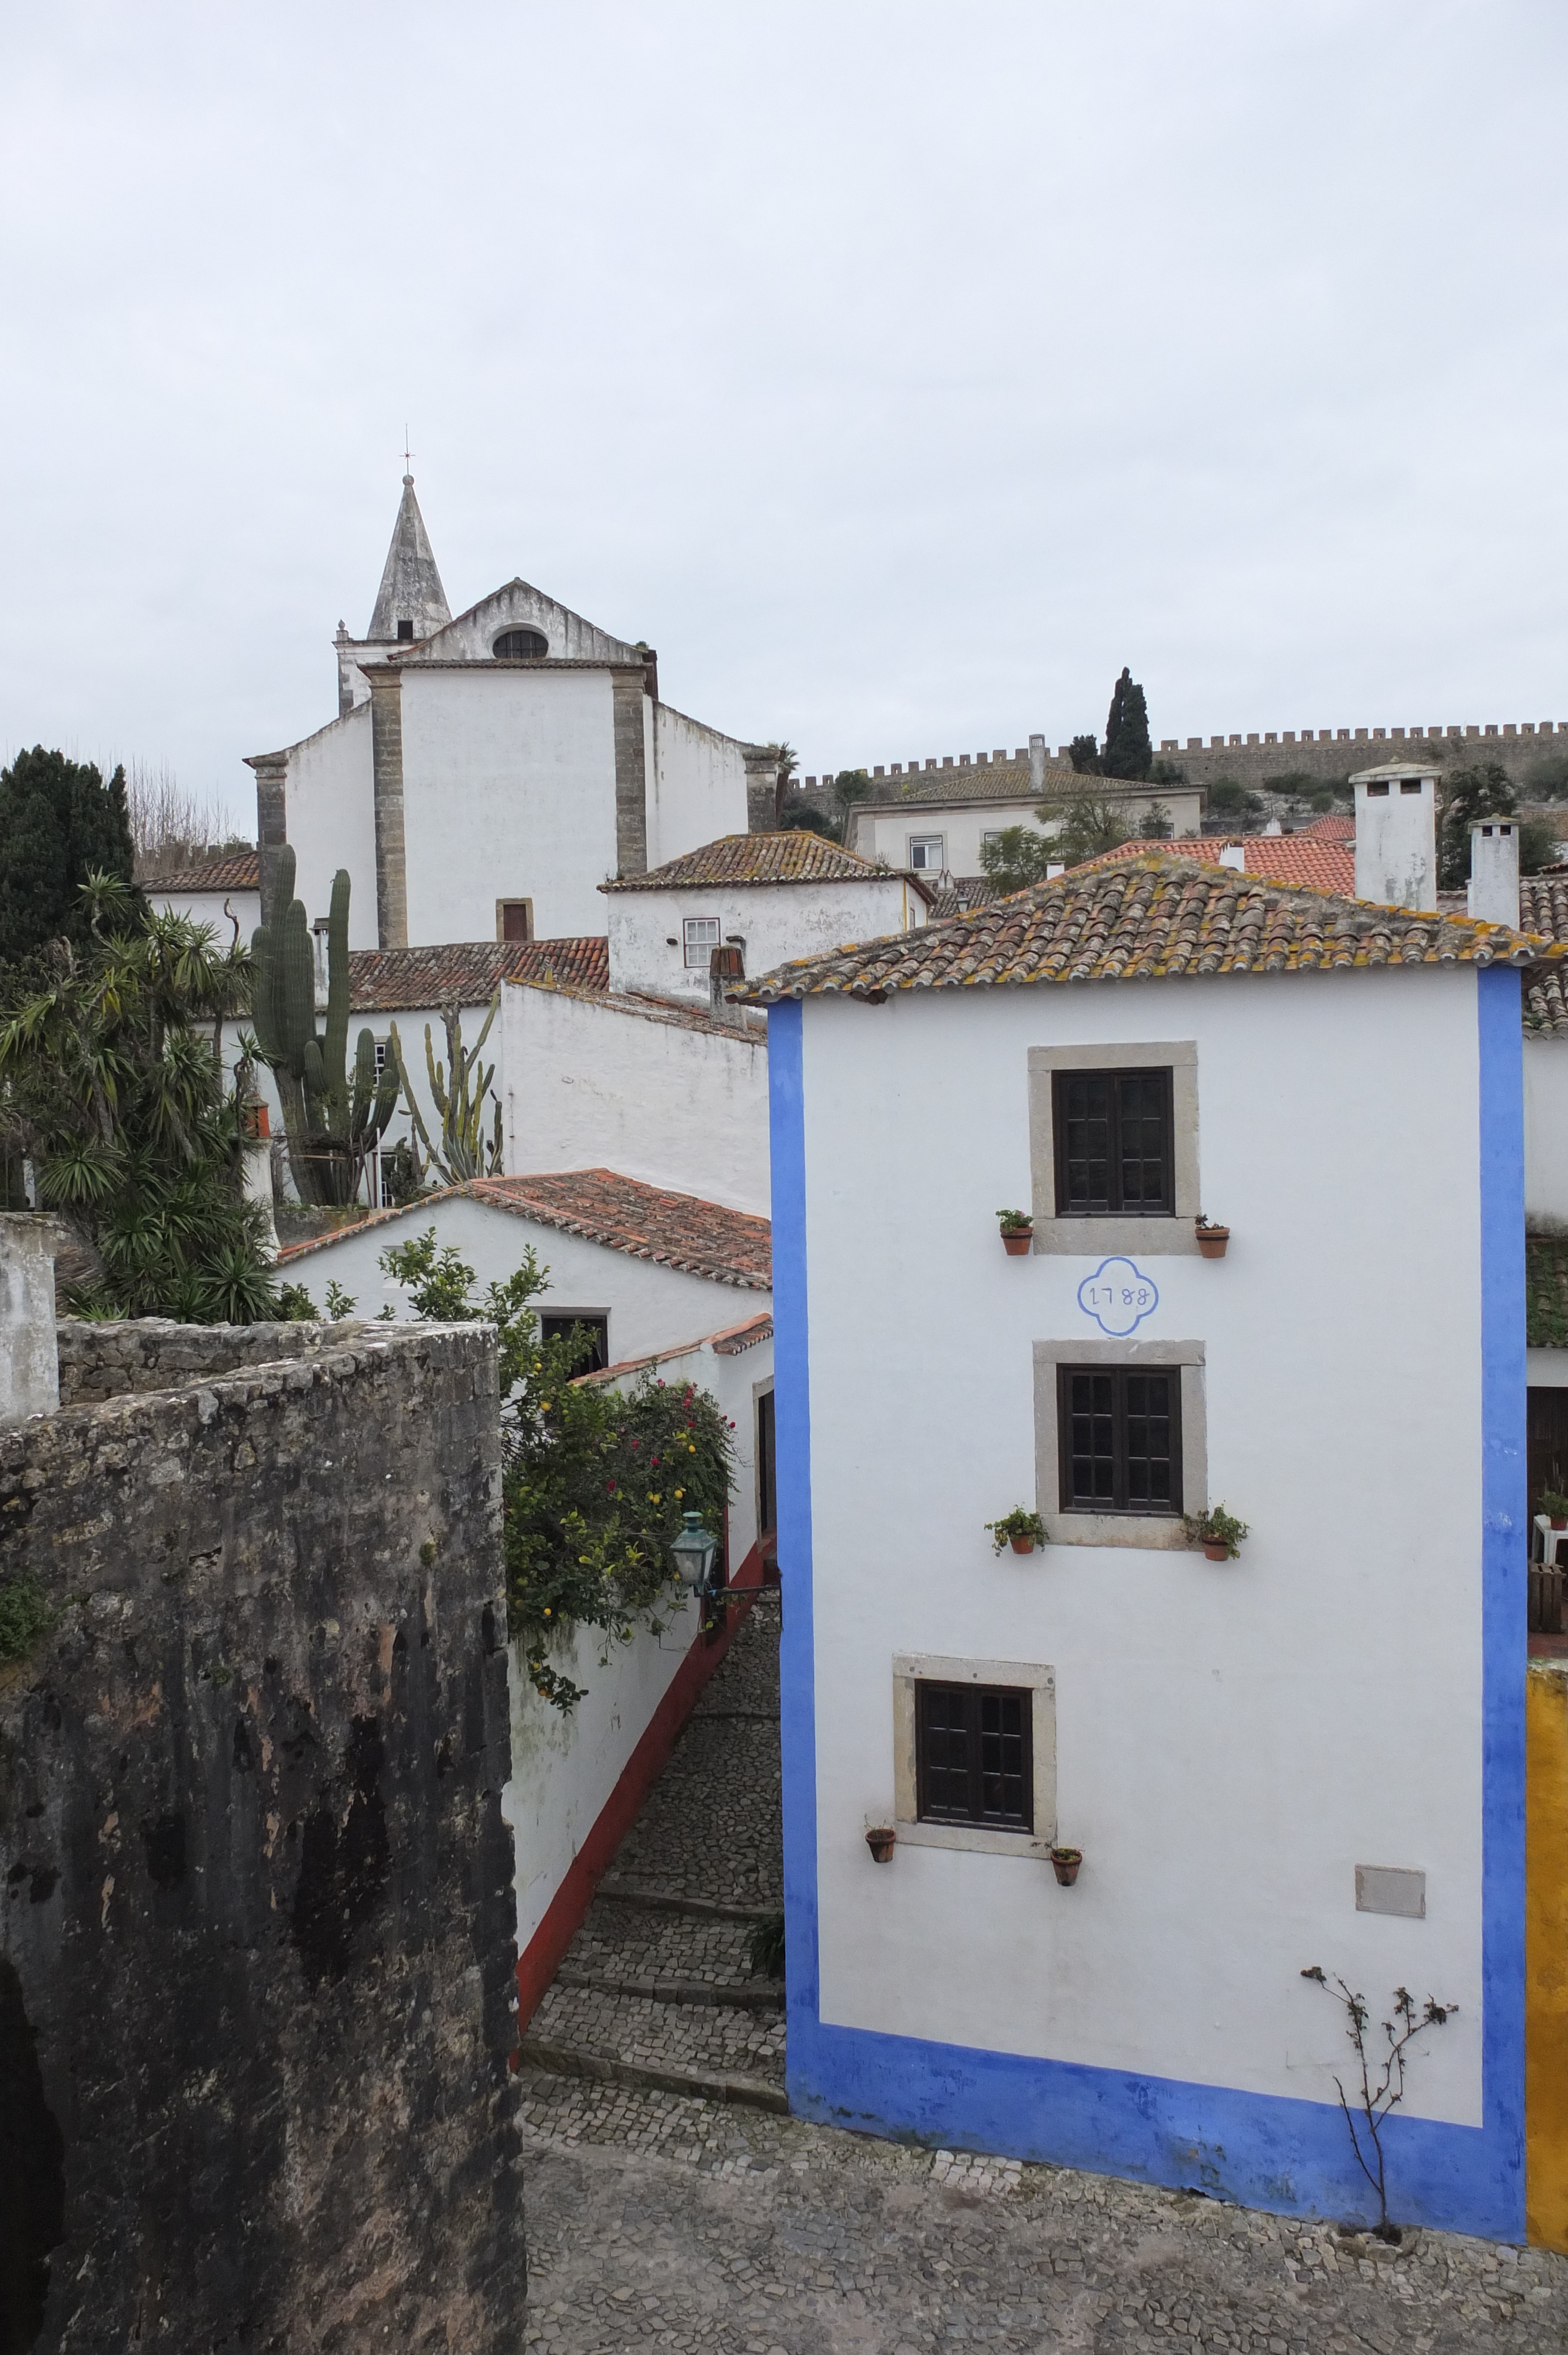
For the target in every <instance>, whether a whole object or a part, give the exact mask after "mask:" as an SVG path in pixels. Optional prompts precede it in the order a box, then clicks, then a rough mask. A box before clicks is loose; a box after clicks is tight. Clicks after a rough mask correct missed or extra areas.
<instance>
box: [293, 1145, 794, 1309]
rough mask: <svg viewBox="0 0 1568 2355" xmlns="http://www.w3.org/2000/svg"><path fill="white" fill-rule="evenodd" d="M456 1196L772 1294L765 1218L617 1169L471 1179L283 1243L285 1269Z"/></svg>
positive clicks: (721, 1281) (665, 1264)
mask: <svg viewBox="0 0 1568 2355" xmlns="http://www.w3.org/2000/svg"><path fill="white" fill-rule="evenodd" d="M458 1199H466V1200H470V1201H475V1202H485V1203H488V1204H489V1206H490V1208H491V1209H495V1210H510V1211H511V1212H512V1213H513V1215H514V1217H516V1218H520V1219H526V1220H531V1221H532V1222H533V1223H534V1224H535V1225H536V1226H544V1227H556V1228H558V1229H559V1230H560V1231H561V1232H562V1233H563V1234H571V1235H581V1236H582V1237H583V1238H584V1239H585V1240H586V1241H588V1242H592V1243H602V1244H603V1245H604V1247H605V1248H606V1250H608V1251H620V1252H628V1253H629V1254H630V1257H631V1258H633V1259H646V1260H652V1261H653V1262H655V1263H656V1264H657V1265H659V1266H660V1267H673V1268H677V1269H679V1270H680V1272H681V1273H683V1274H684V1275H702V1276H706V1277H707V1279H708V1281H709V1282H710V1283H713V1284H731V1285H733V1286H734V1287H735V1288H736V1290H737V1291H741V1292H767V1291H768V1290H769V1289H770V1287H771V1285H772V1282H773V1246H772V1232H773V1231H772V1228H771V1227H770V1226H769V1224H768V1220H766V1219H759V1218H757V1217H754V1216H753V1214H752V1213H751V1212H750V1211H748V1210H731V1209H726V1207H725V1205H724V1204H723V1203H722V1202H705V1201H704V1200H703V1199H702V1198H701V1196H700V1195H696V1194H673V1193H671V1192H670V1191H669V1190H668V1189H667V1188H665V1187H662V1186H645V1185H643V1184H642V1182H641V1179H639V1178H636V1177H621V1176H620V1172H619V1171H618V1170H614V1169H564V1170H562V1169H557V1170H548V1171H546V1172H545V1173H544V1174H543V1175H541V1176H538V1177H474V1178H471V1179H470V1181H469V1183H468V1184H467V1185H465V1186H445V1187H441V1188H439V1189H438V1190H437V1191H436V1192H434V1193H431V1194H425V1195H422V1196H421V1197H420V1199H418V1201H417V1202H406V1203H404V1204H403V1206H402V1207H401V1209H396V1210H373V1211H372V1212H371V1213H370V1215H369V1217H368V1218H365V1219H360V1220H356V1221H355V1224H354V1225H352V1226H347V1227H340V1228H338V1229H337V1230H336V1231H334V1233H332V1234H330V1235H313V1236H312V1237H311V1238H310V1240H309V1241H306V1242H302V1243H287V1244H285V1245H284V1247H283V1249H282V1250H281V1252H279V1254H278V1260H279V1264H280V1265H282V1264H284V1263H289V1264H292V1263H293V1262H294V1261H295V1260H299V1259H306V1258H309V1257H310V1256H311V1255H312V1254H313V1253H314V1252H323V1251H330V1250H331V1249H332V1247H333V1245H334V1243H339V1242H343V1241H346V1239H347V1238H348V1237H349V1236H350V1235H361V1234H364V1233H365V1231H366V1229H367V1228H369V1227H386V1226H391V1225H393V1224H394V1223H395V1222H397V1220H403V1219H420V1218H424V1217H426V1216H427V1215H428V1214H429V1211H430V1210H431V1209H434V1208H435V1206H436V1205H437V1204H438V1203H439V1202H450V1201H456V1200H458ZM728 1329H729V1328H728V1327H726V1331H728Z"/></svg>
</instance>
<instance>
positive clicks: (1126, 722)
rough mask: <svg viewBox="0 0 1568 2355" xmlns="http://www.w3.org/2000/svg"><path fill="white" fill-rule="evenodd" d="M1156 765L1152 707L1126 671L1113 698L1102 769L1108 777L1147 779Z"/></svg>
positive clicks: (1114, 691) (1117, 684)
mask: <svg viewBox="0 0 1568 2355" xmlns="http://www.w3.org/2000/svg"><path fill="white" fill-rule="evenodd" d="M1153 764H1154V747H1153V745H1152V744H1151V743H1150V741H1149V706H1148V704H1147V703H1146V702H1145V701H1144V697H1143V689H1142V687H1139V684H1138V682H1137V680H1136V679H1135V678H1134V677H1133V676H1132V673H1131V672H1130V671H1129V670H1127V669H1124V670H1123V672H1122V675H1121V677H1119V678H1118V681H1117V683H1116V687H1115V688H1114V690H1113V692H1112V695H1111V707H1110V717H1109V718H1108V719H1107V721H1106V744H1105V751H1103V752H1102V753H1101V755H1100V769H1101V772H1102V773H1103V774H1104V775H1106V776H1107V777H1147V776H1148V774H1149V772H1150V769H1151V768H1152V766H1153Z"/></svg>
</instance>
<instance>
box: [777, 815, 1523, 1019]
mask: <svg viewBox="0 0 1568 2355" xmlns="http://www.w3.org/2000/svg"><path fill="white" fill-rule="evenodd" d="M1564 956H1568V948H1564V947H1563V946H1559V945H1558V944H1556V943H1552V944H1550V945H1547V944H1545V943H1543V942H1542V941H1541V940H1540V939H1536V938H1533V937H1531V935H1530V934H1528V933H1525V932H1513V931H1510V929H1508V928H1507V927H1506V926H1503V925H1499V924H1484V923H1475V922H1470V921H1469V920H1468V919H1467V918H1465V917H1462V916H1458V915H1446V914H1431V915H1427V914H1423V913H1419V912H1417V911H1413V910H1410V909H1406V908H1384V907H1378V906H1374V905H1373V904H1372V902H1370V901H1366V900H1351V899H1344V898H1340V897H1339V896H1337V895H1336V894H1333V893H1330V892H1325V891H1319V890H1308V889H1301V888H1295V887H1292V886H1289V885H1286V884H1280V883H1276V882H1272V881H1270V880H1269V879H1267V878H1266V877H1263V876H1253V875H1246V874H1238V873H1237V872H1236V871H1235V869H1234V868H1226V867H1213V866H1208V865H1206V864H1203V863H1202V862H1201V861H1200V860H1198V859H1193V858H1183V857H1181V856H1179V855H1171V852H1170V850H1169V847H1164V850H1163V855H1160V856H1154V857H1145V858H1137V859H1134V860H1132V861H1130V862H1123V863H1121V864H1112V865H1109V866H1093V867H1089V868H1076V869H1074V870H1073V871H1071V872H1069V873H1067V874H1065V875H1060V876H1057V877H1056V878H1055V879H1054V880H1053V881H1051V882H1049V883H1037V884H1035V885H1034V886H1033V888H1032V889H1031V890H1027V891H1019V892H1015V893H1013V894H1012V897H1011V898H1009V899H1006V900H998V901H997V902H996V903H995V904H994V905H993V906H991V907H989V908H982V909H980V910H978V911H975V912H974V913H972V914H970V915H964V916H954V917H951V918H949V919H948V921H947V922H942V923H936V924H927V926H926V927H925V928H924V929H923V930H922V931H919V932H904V933H900V934H897V935H895V937H893V938H891V939H887V940H882V941H871V942H867V943H864V944H863V945H859V946H855V947H853V948H847V949H841V950H837V951H834V952H832V953H831V954H827V955H822V956H815V957H802V958H800V959H797V960H796V961H795V962H794V963H792V964H784V965H780V966H779V967H777V968H776V970H775V971H774V972H772V973H770V974H767V975H762V976H760V977H759V978H758V980H756V981H754V982H751V983H750V984H748V985H747V986H746V987H745V988H744V989H742V990H737V991H736V993H735V994H736V996H739V997H743V998H744V999H745V1000H746V1002H747V1003H748V1004H751V1005H759V1006H771V1005H777V1004H779V1003H781V1002H783V1001H785V1000H788V999H792V998H804V997H811V996H825V995H842V996H852V997H858V998H862V999H865V1000H869V1001H870V1002H872V1003H876V1002H878V1001H880V1000H881V999H883V998H885V997H886V996H889V995H890V994H892V993H893V992H895V991H898V990H906V989H910V990H913V989H975V988H1007V987H1022V986H1031V985H1033V984H1037V983H1042V982H1067V981H1124V980H1125V981H1132V980H1154V979H1165V978H1171V979H1174V978H1177V977H1180V976H1183V975H1207V974H1234V973H1295V972H1309V971H1314V970H1322V971H1330V970H1334V969H1340V968H1345V967H1351V966H1364V965H1399V964H1476V965H1489V964H1511V965H1515V966H1518V967H1520V968H1527V967H1532V966H1535V967H1540V966H1542V965H1552V966H1555V965H1557V964H1561V962H1562V960H1563V958H1564Z"/></svg>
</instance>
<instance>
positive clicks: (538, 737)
mask: <svg viewBox="0 0 1568 2355" xmlns="http://www.w3.org/2000/svg"><path fill="white" fill-rule="evenodd" d="M336 651H337V664H338V714H337V717H336V718H335V719H333V720H331V721H330V722H329V723H328V724H327V725H326V726H325V727H324V728H322V729H320V730H317V731H316V732H315V733H314V734H313V735H311V736H308V737H305V738H304V739H302V741H300V742H299V743H296V744H293V745H291V746H289V747H287V748H286V749H284V750H283V751H278V752H270V753H262V754H257V755H254V756H253V757H252V758H251V760H250V763H249V765H250V767H251V768H252V769H253V770H254V772H255V773H256V794H257V820H258V828H259V835H258V839H259V841H260V846H261V847H262V849H263V850H265V849H266V848H267V847H269V846H270V845H272V844H275V843H279V842H282V841H288V842H290V843H291V844H292V845H293V847H294V850H295V852H296V854H297V858H298V889H299V892H300V896H301V898H302V900H304V902H305V904H306V907H307V908H308V909H309V910H310V911H311V912H312V913H313V914H314V913H316V912H317V911H324V909H325V907H326V904H327V900H328V897H329V895H330V892H331V888H332V879H333V876H334V873H335V871H336V870H337V868H340V867H345V868H347V869H348V872H349V874H350V876H351V878H352V879H353V883H354V899H353V905H352V911H351V923H352V945H353V946H354V947H355V948H376V947H381V948H400V947H404V946H408V945H419V944H424V943H440V942H448V941H486V940H499V939H517V938H529V937H536V936H540V935H546V934H550V935H560V934H568V933H577V932H590V931H592V930H594V929H595V928H596V927H597V926H598V925H599V924H600V922H602V915H601V911H600V909H599V903H598V901H597V900H596V899H595V897H594V894H595V892H596V890H597V888H598V886H599V884H600V883H601V882H602V881H603V880H604V879H605V878H606V877H607V876H611V875H618V874H641V872H643V871H644V869H645V868H647V867H649V866H650V865H656V864H658V863H659V862H660V861H662V860H663V859H667V858H672V857H673V856H674V855H676V854H677V853H678V852H681V851H683V850H688V849H692V848H694V847H695V846H696V845H697V844H698V843H701V842H705V841H707V840H709V839H711V838H712V837H714V836H715V835H718V834H723V833H726V832H728V831H733V830H736V829H741V830H743V829H745V828H746V827H747V825H748V824H751V823H754V822H760V820H761V819H762V818H763V817H764V816H766V815H768V814H769V813H770V812H771V809H772V803H773V794H774V784H775V779H776V774H777V758H776V756H775V755H774V754H773V753H771V752H770V751H768V748H767V747H764V746H759V745H752V744H746V743H743V742H741V741H739V740H738V739H736V738H734V737H730V736H726V735H725V734H724V733H723V732H722V731H721V730H717V729H713V728H709V727H706V726H705V725H704V724H703V723H702V722H701V721H699V720H694V719H689V718H688V717H687V716H686V715H685V714H684V713H682V712H678V711H675V710H673V709H671V708H670V707H669V706H668V705H667V704H665V703H663V702H662V701H661V699H660V697H659V689H658V662H657V656H656V655H654V653H653V651H652V648H650V647H647V646H644V645H633V644H630V642H628V641H627V640H625V639H621V638H618V637H615V636H613V635H612V634H610V633H609V632H608V631H605V630H601V629H599V627H598V626H597V625H596V624H594V623H590V622H588V621H585V620H584V618H583V617H582V616H581V615H580V614H577V613H573V612H572V611H571V610H570V609H569V608H568V607H567V606H565V605H562V604H561V603H559V602H557V601H556V599H554V598H551V597H547V596H546V595H545V594H544V592H543V591H539V590H536V589H534V588H532V587H530V586H529V584H528V583H527V582H526V581H509V582H508V583H507V584H506V585H505V586H504V587H503V588H502V589H499V590H497V591H495V592H494V593H493V595H491V596H489V597H486V598H483V599H482V600H481V601H480V602H479V603H478V604H476V605H473V606H471V607H470V608H469V610H468V611H467V612H466V613H460V614H459V615H458V616H457V617H456V618H455V619H453V618H452V616H451V615H450V613H449V612H448V609H447V603H446V594H445V591H444V590H443V588H442V586H441V582H440V574H439V572H438V571H437V570H436V567H435V561H434V558H433V556H432V555H431V553H430V549H429V539H428V538H427V537H426V535H425V529H424V523H423V519H422V517H420V515H419V511H418V504H417V502H416V500H415V497H414V488H413V483H412V481H411V479H409V478H405V482H404V489H403V503H402V507H401V509H400V512H399V515H398V519H397V527H396V529H395V531H394V534H393V539H392V546H391V549H390V550H389V552H388V555H387V569H386V572H385V574H384V576H383V580H382V584H381V591H380V594H379V596H378V598H377V600H376V612H375V614H374V616H373V618H372V622H371V627H370V630H369V632H368V633H367V634H366V637H365V638H363V639H350V638H349V637H348V636H347V634H346V633H345V632H344V631H343V630H342V628H341V625H340V629H339V634H338V639H337V648H336Z"/></svg>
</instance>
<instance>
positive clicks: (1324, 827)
mask: <svg viewBox="0 0 1568 2355" xmlns="http://www.w3.org/2000/svg"><path fill="white" fill-rule="evenodd" d="M1304 834H1309V835H1310V836H1311V837H1312V839H1313V841H1314V842H1354V840H1355V838H1356V822H1355V819H1354V818H1353V817H1345V816H1341V815H1338V814H1336V813H1334V812H1332V811H1330V815H1328V816H1327V817H1315V818H1314V819H1313V821H1312V823H1311V825H1310V826H1298V827H1297V829H1296V838H1297V840H1298V841H1299V840H1300V838H1301V837H1302V836H1303V835H1304Z"/></svg>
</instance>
